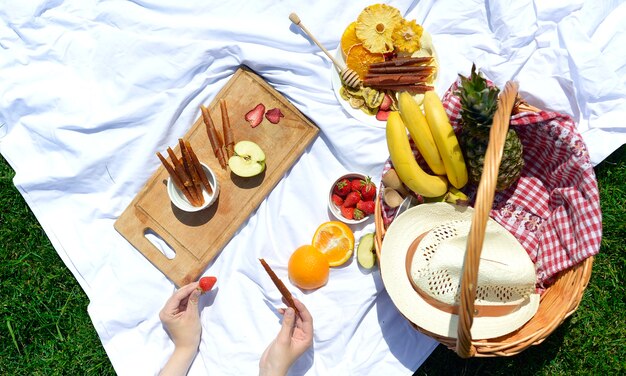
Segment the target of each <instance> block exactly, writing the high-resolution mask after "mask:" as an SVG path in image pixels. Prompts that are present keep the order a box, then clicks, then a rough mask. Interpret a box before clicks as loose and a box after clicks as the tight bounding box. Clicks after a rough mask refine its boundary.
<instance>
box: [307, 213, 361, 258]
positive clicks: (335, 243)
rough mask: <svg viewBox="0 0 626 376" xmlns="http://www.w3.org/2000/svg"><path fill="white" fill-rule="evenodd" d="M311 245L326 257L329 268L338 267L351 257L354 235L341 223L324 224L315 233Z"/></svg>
mask: <svg viewBox="0 0 626 376" xmlns="http://www.w3.org/2000/svg"><path fill="white" fill-rule="evenodd" d="M311 244H312V245H313V246H314V247H315V248H317V249H318V250H319V251H320V252H322V253H323V254H325V255H326V258H327V259H328V264H329V265H330V266H339V265H342V264H344V263H345V262H346V261H348V260H349V259H350V256H352V251H353V249H354V233H353V232H352V230H351V229H350V227H348V225H346V224H345V223H343V222H339V221H330V222H324V223H322V224H321V225H320V226H319V227H318V228H317V230H316V231H315V235H313V241H312V243H311Z"/></svg>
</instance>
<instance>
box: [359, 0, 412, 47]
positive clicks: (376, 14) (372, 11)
mask: <svg viewBox="0 0 626 376" xmlns="http://www.w3.org/2000/svg"><path fill="white" fill-rule="evenodd" d="M402 19H403V18H402V15H401V14H400V11H399V10H398V9H396V8H394V7H392V6H389V5H386V4H375V5H371V6H368V7H366V8H365V9H363V11H362V12H361V14H359V17H358V18H357V20H356V36H357V38H359V39H360V40H362V41H363V46H364V47H365V48H366V49H367V50H368V51H370V52H373V53H387V52H391V51H393V48H394V47H393V39H392V35H393V31H394V29H395V28H396V27H397V26H398V25H400V22H401V21H402Z"/></svg>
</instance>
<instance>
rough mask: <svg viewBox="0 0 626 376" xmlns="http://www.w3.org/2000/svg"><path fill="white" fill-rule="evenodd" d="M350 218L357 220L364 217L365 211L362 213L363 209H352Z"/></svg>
mask: <svg viewBox="0 0 626 376" xmlns="http://www.w3.org/2000/svg"><path fill="white" fill-rule="evenodd" d="M352 218H354V219H356V220H357V221H358V220H359V219H363V218H365V213H363V211H361V210H359V209H354V213H352Z"/></svg>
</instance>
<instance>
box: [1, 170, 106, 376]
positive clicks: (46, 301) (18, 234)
mask: <svg viewBox="0 0 626 376" xmlns="http://www.w3.org/2000/svg"><path fill="white" fill-rule="evenodd" d="M13 176H14V172H13V170H12V169H11V168H10V166H9V165H8V163H7V162H6V161H5V160H4V158H1V159H0V207H1V208H2V210H1V212H0V304H1V306H0V375H61V374H62V375H114V374H115V372H114V370H113V367H112V366H111V362H110V361H109V359H108V357H107V355H106V352H105V351H104V348H103V347H102V344H101V343H100V339H99V338H98V335H97V333H96V330H95V329H94V327H93V324H92V323H91V319H90V318H89V315H88V314H87V305H88V304H89V300H88V298H87V295H85V293H84V292H83V290H82V289H81V287H80V285H79V284H78V282H76V280H75V279H74V276H73V275H72V273H71V272H70V271H69V270H68V269H67V267H66V266H65V264H63V262H62V261H61V259H60V258H59V256H58V254H57V253H56V251H55V250H54V248H53V247H52V245H51V244H50V241H49V240H48V237H47V236H46V234H45V232H44V231H43V229H42V228H41V226H40V225H39V222H37V219H36V218H35V216H34V215H33V214H32V212H31V211H30V209H29V208H28V206H27V205H26V203H25V202H24V199H23V198H22V196H21V195H20V194H19V192H18V191H17V189H16V188H15V186H14V185H13V183H12V179H13Z"/></svg>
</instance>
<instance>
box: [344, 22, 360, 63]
mask: <svg viewBox="0 0 626 376" xmlns="http://www.w3.org/2000/svg"><path fill="white" fill-rule="evenodd" d="M359 43H361V40H360V39H359V38H357V36H356V21H354V22H352V23H351V24H350V25H348V27H346V30H344V31H343V34H342V35H341V44H340V46H341V52H343V58H344V59H345V58H346V56H348V51H350V48H352V46H354V45H355V44H359Z"/></svg>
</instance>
